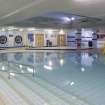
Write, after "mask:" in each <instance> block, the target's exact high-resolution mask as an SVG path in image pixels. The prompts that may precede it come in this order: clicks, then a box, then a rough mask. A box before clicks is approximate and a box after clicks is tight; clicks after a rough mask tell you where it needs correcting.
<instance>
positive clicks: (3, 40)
mask: <svg viewBox="0 0 105 105" xmlns="http://www.w3.org/2000/svg"><path fill="white" fill-rule="evenodd" d="M6 43H7V37H6V36H4V35H2V36H0V44H6Z"/></svg>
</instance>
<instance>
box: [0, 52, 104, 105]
mask: <svg viewBox="0 0 105 105" xmlns="http://www.w3.org/2000/svg"><path fill="white" fill-rule="evenodd" d="M0 68H1V69H0V72H1V73H0V97H1V99H0V103H2V104H3V105H4V103H5V104H6V105H104V103H105V56H104V55H102V54H99V53H92V52H91V53H89V52H27V53H21V52H17V53H1V54H0Z"/></svg>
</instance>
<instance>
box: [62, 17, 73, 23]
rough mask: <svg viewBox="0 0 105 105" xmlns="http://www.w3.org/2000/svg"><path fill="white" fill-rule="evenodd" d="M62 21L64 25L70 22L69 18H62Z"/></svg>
mask: <svg viewBox="0 0 105 105" xmlns="http://www.w3.org/2000/svg"><path fill="white" fill-rule="evenodd" d="M62 19H63V20H64V22H65V23H67V22H71V18H69V17H63V18H62Z"/></svg>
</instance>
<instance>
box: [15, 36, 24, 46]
mask: <svg viewBox="0 0 105 105" xmlns="http://www.w3.org/2000/svg"><path fill="white" fill-rule="evenodd" d="M15 42H16V43H17V44H20V43H22V37H21V36H16V37H15Z"/></svg>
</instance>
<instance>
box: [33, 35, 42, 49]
mask: <svg viewBox="0 0 105 105" xmlns="http://www.w3.org/2000/svg"><path fill="white" fill-rule="evenodd" d="M35 39H36V41H35V42H36V47H44V35H43V34H37V35H36V38H35Z"/></svg>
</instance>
